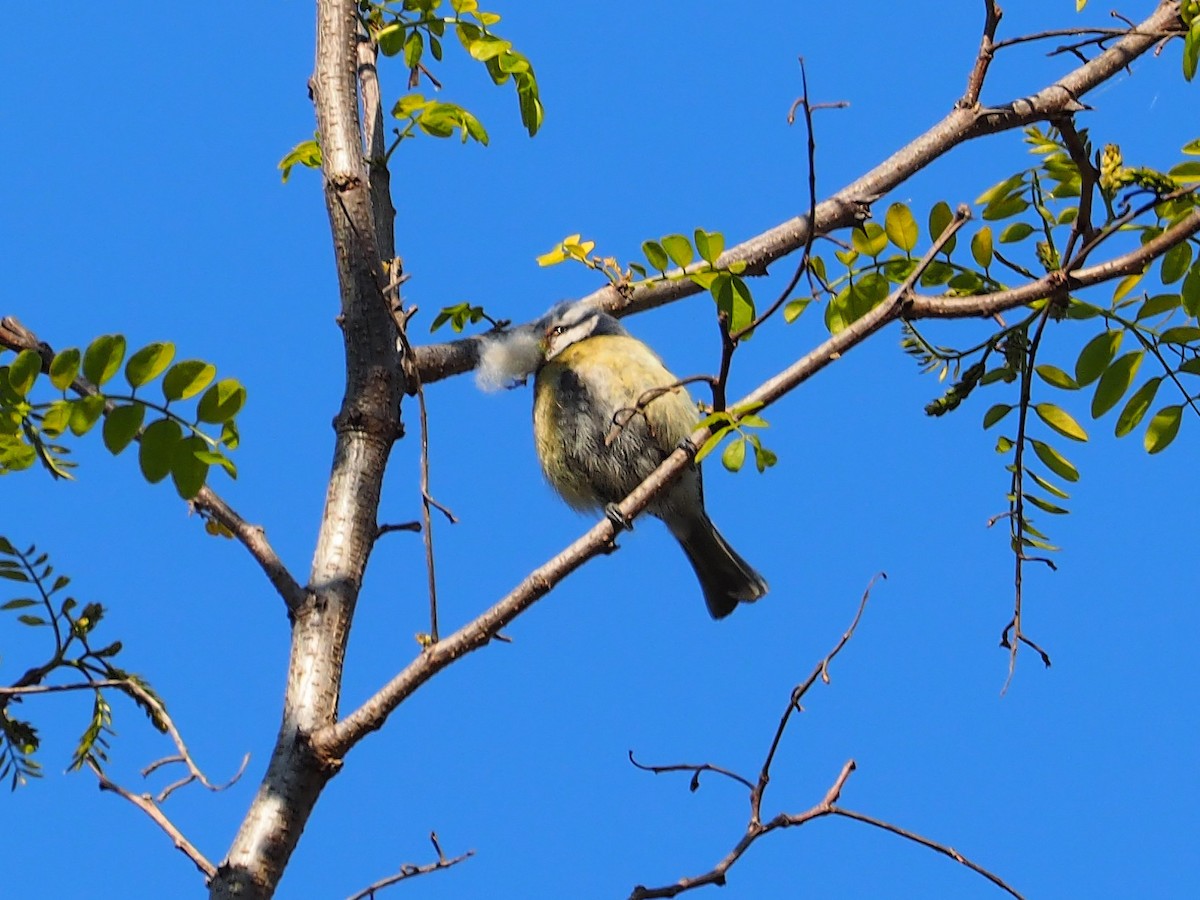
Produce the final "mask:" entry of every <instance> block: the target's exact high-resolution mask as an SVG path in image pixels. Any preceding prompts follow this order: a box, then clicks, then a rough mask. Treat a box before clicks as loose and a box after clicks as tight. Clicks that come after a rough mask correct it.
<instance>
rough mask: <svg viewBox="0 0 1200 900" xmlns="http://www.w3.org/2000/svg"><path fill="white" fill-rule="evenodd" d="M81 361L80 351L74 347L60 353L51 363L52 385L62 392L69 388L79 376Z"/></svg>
mask: <svg viewBox="0 0 1200 900" xmlns="http://www.w3.org/2000/svg"><path fill="white" fill-rule="evenodd" d="M79 359H80V354H79V351H78V350H77V349H75V348H74V347H68V348H67V349H66V350H60V351H58V353H56V354H55V355H54V359H53V360H51V361H50V383H51V384H52V385H54V386H55V387H56V388H58V389H59V390H60V391H65V390H66V389H67V388H69V387H70V386H71V382H72V381H74V380H75V378H76V377H77V376H78V375H79Z"/></svg>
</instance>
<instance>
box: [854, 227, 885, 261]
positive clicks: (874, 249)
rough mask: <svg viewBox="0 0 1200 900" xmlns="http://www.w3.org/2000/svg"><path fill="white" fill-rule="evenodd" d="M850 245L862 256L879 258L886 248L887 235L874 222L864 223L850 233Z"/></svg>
mask: <svg viewBox="0 0 1200 900" xmlns="http://www.w3.org/2000/svg"><path fill="white" fill-rule="evenodd" d="M850 243H851V244H852V245H853V247H854V249H855V250H857V251H858V252H859V253H861V254H862V255H863V256H870V257H872V258H874V257H877V256H879V254H880V253H882V252H883V249H884V247H886V246H887V234H886V233H885V232H884V230H883V229H882V228H880V227H879V226H878V225H876V224H875V223H874V222H864V223H863V225H862V227H861V228H855V229H854V230H853V231H851V232H850Z"/></svg>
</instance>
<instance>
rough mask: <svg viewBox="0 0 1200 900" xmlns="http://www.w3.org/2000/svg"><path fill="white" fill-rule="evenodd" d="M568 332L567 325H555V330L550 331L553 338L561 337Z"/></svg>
mask: <svg viewBox="0 0 1200 900" xmlns="http://www.w3.org/2000/svg"><path fill="white" fill-rule="evenodd" d="M566 330H567V326H566V325H555V326H554V327H553V328H551V329H550V336H551V337H561V336H562V335H563V334H564V333H565V332H566Z"/></svg>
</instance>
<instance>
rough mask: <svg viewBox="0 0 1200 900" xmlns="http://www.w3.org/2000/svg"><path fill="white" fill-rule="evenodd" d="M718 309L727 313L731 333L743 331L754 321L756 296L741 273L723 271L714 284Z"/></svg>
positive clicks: (713, 290)
mask: <svg viewBox="0 0 1200 900" xmlns="http://www.w3.org/2000/svg"><path fill="white" fill-rule="evenodd" d="M712 295H713V299H714V300H716V302H717V310H718V311H719V312H722V313H724V314H725V315H726V317H727V319H728V323H729V325H728V327H729V333H730V334H733V333H735V332H738V331H741V330H742V329H743V328H745V327H746V326H747V325H749V324H750V323H751V322H753V321H754V297H753V296H752V295H751V294H750V288H748V287H747V286H746V282H745V281H743V280H742V278H741V276H739V275H730V274H729V273H728V272H721V273H720V274H719V275H718V276H717V279H716V281H714V282H713V286H712Z"/></svg>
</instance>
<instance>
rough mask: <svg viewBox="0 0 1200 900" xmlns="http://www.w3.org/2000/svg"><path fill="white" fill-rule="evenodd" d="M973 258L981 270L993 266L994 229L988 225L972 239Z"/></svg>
mask: <svg viewBox="0 0 1200 900" xmlns="http://www.w3.org/2000/svg"><path fill="white" fill-rule="evenodd" d="M971 256H972V258H973V259H974V260H975V262H976V263H978V264H979V267H980V268H981V269H987V268H988V266H990V265H991V264H992V229H991V228H989V227H988V226H987V225H984V226H983V227H982V228H980V229H979V231H977V232H976V233H975V236H974V237H972V238H971ZM951 283H953V282H951Z"/></svg>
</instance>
